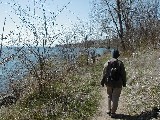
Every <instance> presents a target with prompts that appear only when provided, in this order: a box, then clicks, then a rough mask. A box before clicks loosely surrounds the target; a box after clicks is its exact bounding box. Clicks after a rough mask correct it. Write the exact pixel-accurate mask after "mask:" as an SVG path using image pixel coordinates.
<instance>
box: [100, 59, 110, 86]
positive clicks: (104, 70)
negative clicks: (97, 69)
mask: <svg viewBox="0 0 160 120" xmlns="http://www.w3.org/2000/svg"><path fill="white" fill-rule="evenodd" d="M107 68H108V62H107V63H105V64H104V67H103V71H102V79H101V85H102V87H104V84H106V76H107V75H106V74H107Z"/></svg>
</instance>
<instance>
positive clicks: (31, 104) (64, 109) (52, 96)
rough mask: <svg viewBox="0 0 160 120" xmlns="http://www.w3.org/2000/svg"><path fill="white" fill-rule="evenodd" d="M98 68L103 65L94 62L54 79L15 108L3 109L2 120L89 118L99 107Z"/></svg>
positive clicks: (18, 103) (99, 70) (99, 72)
mask: <svg viewBox="0 0 160 120" xmlns="http://www.w3.org/2000/svg"><path fill="white" fill-rule="evenodd" d="M101 68H102V64H101V63H97V64H95V65H92V66H84V67H80V68H78V69H77V70H76V69H74V70H73V71H72V72H69V73H68V74H67V73H65V75H63V78H62V79H59V78H58V77H57V80H54V81H52V82H50V84H48V85H46V86H45V88H44V90H43V93H41V94H39V91H34V92H32V93H30V94H29V95H26V96H25V97H23V98H21V99H20V100H19V101H18V102H17V103H16V104H15V105H12V106H10V107H8V108H3V110H2V111H1V119H8V120H10V119H33V120H41V119H43V120H50V119H57V120H58V119H65V120H72V119H73V120H75V119H77V120H84V119H90V118H91V117H92V116H93V114H94V113H95V112H96V111H97V107H98V105H99V99H100V94H99V77H100V74H101ZM75 71H76V73H75Z"/></svg>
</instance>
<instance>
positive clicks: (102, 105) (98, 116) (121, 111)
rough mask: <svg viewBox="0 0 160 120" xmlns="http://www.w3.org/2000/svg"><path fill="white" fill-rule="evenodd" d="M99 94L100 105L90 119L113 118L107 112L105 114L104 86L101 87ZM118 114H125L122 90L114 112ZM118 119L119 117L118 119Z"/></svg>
mask: <svg viewBox="0 0 160 120" xmlns="http://www.w3.org/2000/svg"><path fill="white" fill-rule="evenodd" d="M101 95H102V100H101V101H100V106H99V109H98V112H97V114H96V115H95V116H94V117H93V119H92V120H113V118H111V117H110V116H109V115H108V114H107V106H108V103H107V99H108V98H107V89H106V87H103V88H102V89H101ZM116 113H117V114H118V115H119V116H120V115H121V114H124V115H126V114H127V113H126V111H125V105H124V101H123V90H122V94H121V96H120V100H119V106H118V109H117V112H116ZM119 120H120V119H119Z"/></svg>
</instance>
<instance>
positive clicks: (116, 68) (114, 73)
mask: <svg viewBox="0 0 160 120" xmlns="http://www.w3.org/2000/svg"><path fill="white" fill-rule="evenodd" d="M119 76H120V65H119V62H118V60H116V61H110V62H108V81H118V80H119Z"/></svg>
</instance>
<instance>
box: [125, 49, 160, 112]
mask: <svg viewBox="0 0 160 120" xmlns="http://www.w3.org/2000/svg"><path fill="white" fill-rule="evenodd" d="M124 61H125V62H124V63H125V64H126V71H127V74H128V81H127V83H128V84H127V88H126V89H125V93H124V97H125V98H124V100H125V104H126V109H127V111H128V113H129V114H132V115H133V114H139V113H141V112H144V111H147V110H151V109H152V108H153V107H160V106H159V105H160V81H159V80H160V50H151V49H149V50H144V51H141V52H137V53H133V55H132V57H130V58H129V59H127V58H125V60H124Z"/></svg>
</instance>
